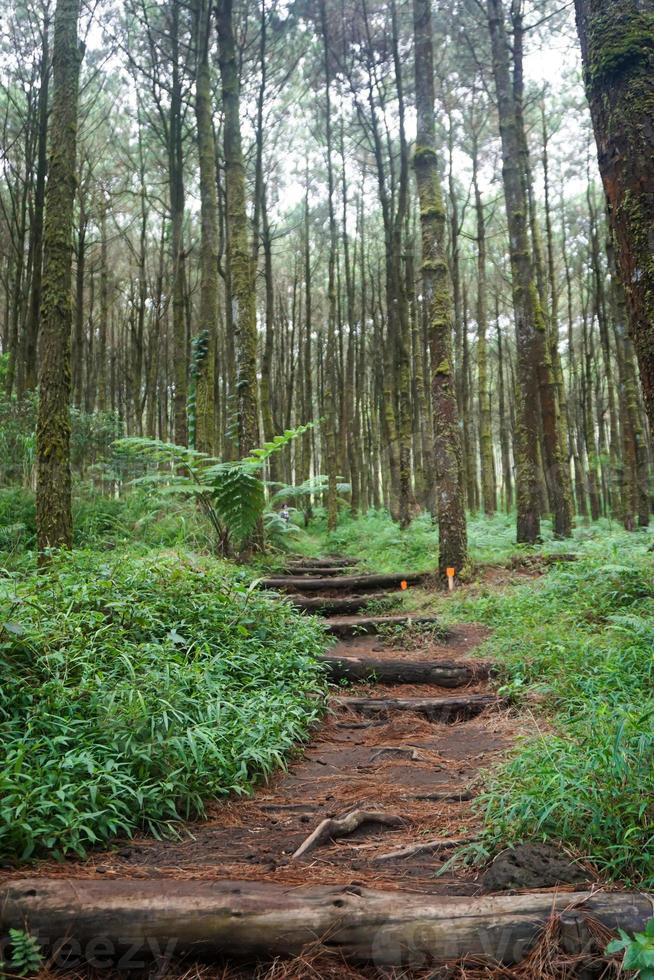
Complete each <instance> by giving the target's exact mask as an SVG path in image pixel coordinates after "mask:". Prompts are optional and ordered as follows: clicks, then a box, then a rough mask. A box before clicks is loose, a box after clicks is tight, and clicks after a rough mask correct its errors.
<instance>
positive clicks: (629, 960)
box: [606, 918, 654, 980]
mask: <svg viewBox="0 0 654 980" xmlns="http://www.w3.org/2000/svg"><path fill="white" fill-rule="evenodd" d="M618 932H619V933H620V939H614V940H613V941H612V942H610V943H609V944H608V946H607V947H606V953H607V955H612V954H614V953H621V952H623V951H624V957H623V960H622V968H623V969H624V970H638V973H637V974H636V976H638V977H640V978H641V980H654V918H653V919H650V920H649V922H648V923H647V925H646V926H645V932H637V933H635V934H634V935H633V936H630V935H629V934H628V933H626V932H625V931H624V929H618Z"/></svg>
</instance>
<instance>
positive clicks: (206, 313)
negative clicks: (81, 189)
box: [194, 0, 218, 454]
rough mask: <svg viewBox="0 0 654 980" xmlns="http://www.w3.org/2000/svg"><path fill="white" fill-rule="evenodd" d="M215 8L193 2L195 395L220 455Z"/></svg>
mask: <svg viewBox="0 0 654 980" xmlns="http://www.w3.org/2000/svg"><path fill="white" fill-rule="evenodd" d="M210 24H211V4H210V2H209V0H195V9H194V27H195V49H196V50H195V56H196V68H195V121H196V129H197V144H198V160H199V164H200V221H201V225H200V229H201V231H200V310H199V319H198V340H197V341H196V350H197V354H198V356H197V358H196V364H195V371H196V379H195V386H196V393H195V445H196V447H197V449H199V450H200V451H201V452H207V453H212V454H213V453H216V451H217V449H218V440H217V433H216V397H215V394H216V377H215V368H216V345H217V339H218V193H217V185H216V146H215V139H214V134H213V119H212V110H211V69H210V65H209V36H210V31H209V28H210Z"/></svg>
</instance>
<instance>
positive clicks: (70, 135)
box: [36, 0, 81, 561]
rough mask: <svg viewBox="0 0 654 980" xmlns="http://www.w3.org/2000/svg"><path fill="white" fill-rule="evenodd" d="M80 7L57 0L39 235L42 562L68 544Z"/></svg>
mask: <svg viewBox="0 0 654 980" xmlns="http://www.w3.org/2000/svg"><path fill="white" fill-rule="evenodd" d="M79 8H80V0H57V6H56V10H55V22H54V47H53V86H52V89H53V92H52V114H51V117H50V138H49V147H50V151H49V167H48V184H47V190H46V204H45V224H44V229H43V279H42V306H41V363H40V370H39V388H40V397H39V410H38V420H37V431H36V451H37V494H36V530H37V542H38V550H39V555H40V560H41V561H45V560H47V557H48V551H49V549H52V548H61V547H64V548H69V547H71V545H72V540H73V521H72V512H71V475H70V410H69V401H70V382H71V379H70V344H71V336H70V335H71V326H72V296H71V284H72V283H71V274H72V231H73V205H74V201H75V187H76V176H75V175H76V155H77V111H78V98H79V71H80V62H81V49H80V47H79V45H78V39H77V23H78V19H79Z"/></svg>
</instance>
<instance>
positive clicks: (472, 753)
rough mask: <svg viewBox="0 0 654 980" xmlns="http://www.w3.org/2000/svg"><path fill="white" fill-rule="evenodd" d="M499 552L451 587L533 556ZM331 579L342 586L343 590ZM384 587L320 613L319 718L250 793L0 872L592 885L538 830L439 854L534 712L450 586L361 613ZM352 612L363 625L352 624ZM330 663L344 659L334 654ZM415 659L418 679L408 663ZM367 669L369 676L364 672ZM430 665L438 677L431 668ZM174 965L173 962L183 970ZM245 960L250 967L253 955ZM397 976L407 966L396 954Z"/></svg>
mask: <svg viewBox="0 0 654 980" xmlns="http://www.w3.org/2000/svg"><path fill="white" fill-rule="evenodd" d="M336 564H337V563H336ZM513 566H514V567H512V568H511V567H508V568H507V567H500V566H486V567H485V568H483V569H482V570H481V571H480V573H479V575H478V576H477V577H476V578H475V580H474V581H473V582H471V583H469V584H465V585H462V586H460V588H459V589H458V590H457V593H458V595H457V598H460V597H461V594H465V593H467V594H468V595H469V596H471V597H472V596H475V595H477V594H479V593H480V592H483V593H484V594H487V593H488V591H489V590H490V591H492V592H510V591H511V590H512V589H513V588H515V586H516V585H521V584H525V582H529V581H532V580H533V579H535V578H537V577H538V576H540V575H541V574H542V573H543V572H544V571H545V570H546V568H547V563H546V562H543V561H540V560H538V559H534V558H531V559H530V560H529V561H528V562H526V563H525V562H521V561H517V562H513ZM343 572H344V574H351V572H352V570H351V569H345V570H343ZM294 574H297V571H295V572H294ZM323 574H324V572H323V571H322V570H320V571H316V572H314V573H313V575H321V576H322V575H323ZM311 577H312V576H311V574H309V575H307V579H308V580H310V579H311ZM290 591H291V592H292V593H294V594H295V595H297V594H302V592H303V591H304V590H303V588H302V586H301V585H300V586H296V587H294V588H292V589H291V590H290ZM336 592H337V594H338V595H339V596H340V597H341V598H346V597H348V595H349V594H348V593H347V592H344V593H343V592H340V591H338V590H336ZM333 595H334V590H329V592H325V593H323V596H324V598H325V599H326V600H327V599H329V598H330V597H331V596H333ZM398 596H400V593H399V592H398V593H396V594H395V595H392V594H391V595H387V596H386V598H385V599H382V601H381V602H380V600H379V598H378V597H377V596H376V595H375V594H371V595H370V597H369V598H370V609H369V610H368V611H364V612H363V613H362V614H361V615H359V616H349V617H346V618H345V619H344V618H343V617H338V618H337V619H335V618H333V617H332V618H330V617H329V616H328V617H326V620H325V622H326V624H327V629H328V630H330V629H331V628H332V627H331V625H330V624H334V623H336V624H337V625H338V632H339V633H341V634H342V633H343V632H345V633H346V634H347V635H346V636H344V637H343V636H340V637H335V643H334V645H333V646H332V647H331V648H330V649H328V651H327V660H328V662H329V664H330V665H331V670H332V672H334V678H335V680H336V683H334V684H333V686H332V688H331V692H332V693H331V696H330V699H329V704H328V710H327V714H326V716H325V719H324V721H323V723H322V724H321V725H320V726H319V728H317V730H316V731H315V732H314V735H313V738H312V740H311V741H310V743H309V744H308V745H307V746H306V747H305V748H304V749H303V750H302V752H301V753H299V752H298V753H297V755H296V757H295V758H294V759H293V760H292V761H291V762H290V764H289V766H288V769H287V771H284V772H282V773H280V774H278V775H276V776H274V777H272V778H271V779H270V780H269V781H268V782H267V783H266V784H264V785H260V786H259V788H258V789H257V791H256V792H255V793H254V795H253V796H252V797H249V798H236V799H231V800H230V801H228V802H223V803H216V804H213V805H210V806H209V808H208V814H207V818H206V819H204V820H202V821H201V822H198V823H194V824H188V825H186V826H185V827H184V828H183V829H182V831H181V832H180V835H179V837H178V838H177V839H174V840H170V839H168V840H155V839H153V838H151V837H150V838H148V837H139V838H136V839H133V840H131V841H129V842H126V843H123V844H121V845H118V846H117V847H114V848H112V849H110V850H103V851H94V852H92V854H91V855H90V856H89V857H88V858H87V859H86V860H72V859H69V860H66V861H64V862H63V863H62V862H52V861H42V862H39V863H38V864H37V865H31V866H30V867H28V868H25V869H24V870H22V871H21V870H17V869H16V868H14V869H12V870H11V871H9V870H7V871H4V872H0V878H5V879H6V878H11V879H12V880H14V881H16V880H18V879H20V878H21V877H22V876H23V875H24V876H25V877H29V878H30V879H36V878H39V877H41V876H42V877H44V878H58V877H65V878H66V879H84V878H87V879H88V878H92V879H96V880H102V881H111V880H113V881H116V882H119V881H122V880H124V879H143V880H152V879H164V878H173V879H175V880H177V881H182V880H184V881H191V880H205V881H206V880H216V879H229V880H231V881H232V882H238V881H253V882H272V883H275V884H278V885H283V886H295V885H329V886H336V885H338V886H344V887H359V886H363V887H366V888H374V889H375V890H381V891H387V892H391V891H396V892H399V893H401V895H402V898H400V895H398V902H400V903H401V902H402V901H404V900H405V897H406V895H408V894H413V895H415V894H425V895H427V894H428V895H442V896H445V895H450V896H470V897H472V896H479V895H484V894H502V893H504V894H516V893H520V892H521V891H524V890H529V891H531V892H533V891H534V890H538V889H551V888H552V887H556V888H557V889H558V890H559V891H578V890H580V889H581V888H586V887H589V886H592V884H593V883H594V882H596V881H597V874H596V872H595V871H594V870H593V868H592V867H591V866H590V865H588V864H586V863H583V862H581V861H579V860H575V859H574V858H573V857H572V856H570V855H568V854H567V853H565V851H564V850H563V849H562V848H561V847H558V846H553V845H543V844H540V843H535V844H533V845H522V846H520V847H518V848H517V849H515V850H509V851H504V852H501V853H500V854H499V856H498V857H496V859H495V861H493V862H492V863H490V864H489V863H486V865H485V866H484V867H482V868H480V866H479V862H476V863H475V862H473V863H472V864H467V863H466V862H453V861H451V859H452V857H453V856H454V855H455V854H456V853H457V852H458V851H459V849H460V848H462V847H463V848H466V847H467V848H469V849H470V852H471V853H473V854H474V853H475V849H476V848H477V842H478V841H479V840H480V839H481V833H482V830H483V814H482V813H481V812H480V809H479V808H478V807H475V798H476V796H477V794H478V792H479V789H480V787H481V785H482V784H483V781H484V778H485V777H484V774H485V773H486V774H487V773H488V771H489V770H492V769H493V768H496V767H497V766H498V765H499V764H500V763H501V761H502V760H504V759H505V758H506V757H507V754H508V753H509V750H510V749H511V748H512V747H513V746H514V745H515V743H516V740H517V739H519V738H522V737H524V736H527V737H529V736H533V735H534V733H535V725H536V723H535V719H534V715H533V713H532V711H531V708H530V706H529V702H527V703H526V704H524V705H523V706H522V707H521V708H516V707H512V706H511V705H510V704H509V703H507V701H506V699H504V698H502V697H499V696H498V695H497V693H496V690H495V688H496V687H497V684H496V683H494V682H493V681H492V680H491V679H489V674H490V668H491V666H492V665H490V664H489V663H488V661H487V659H486V658H481V659H480V657H479V647H480V646H481V645H482V644H483V643H484V642H485V641H486V640H487V639H488V637H489V636H490V634H491V630H490V629H489V628H488V626H486V625H482V624H479V623H474V622H470V623H457V624H455V625H448V626H443V625H442V618H441V616H440V613H442V612H443V610H446V606H447V602H448V599H449V597H448V596H447V595H443V593H442V592H441V591H436V590H435V589H434V586H433V584H432V583H430V582H425V583H423V584H421V585H417V586H415V587H412V588H410V589H409V590H407V591H406V592H404V593H401V597H402V599H401V601H402V602H403V605H402V606H400V607H396V608H394V609H392V611H390V612H389V611H385V612H382V613H381V614H376V615H375V614H374V609H375V608H380V607H383V605H384V602H385V601H386V602H387V603H394V602H396V601H397V599H398ZM435 609H438V610H439V615H434V610H435ZM370 610H372V611H373V613H372V619H373V620H374V622H373V624H372V626H370V619H371V612H370ZM416 614H419V616H420V617H421V620H428V619H430V618H431V619H433V624H430V623H429V622H424V621H422V622H421V625H420V627H419V628H418V627H416V626H415V625H413V623H412V620H413V619H415V616H416ZM407 615H408V619H407ZM364 618H365V620H366V622H367V623H368V624H369V625H368V630H372V631H373V632H372V633H366V634H363V633H362V632H361V631H360V630H359V627H358V624H359V623H360V622H361V621H362V620H363V619H364ZM344 624H345V629H344ZM352 662H354V665H355V667H356V670H357V672H358V674H359V675H360V676H363V677H364V679H363V680H361V681H359V683H356V684H350V683H349V681H347V680H346V679H345V677H344V673H345V675H347V672H348V671H347V665H348V664H350V666H351V665H352ZM367 664H370V665H372V666H371V668H370V671H368V670H367V667H366V665H367ZM343 665H345V668H346V669H345V672H343V670H342V669H339V668H343ZM416 670H418V672H419V675H418V681H417V682H416V681H415V680H413V679H412V677H413V675H412V674H411V672H412V671H416ZM380 671H383V672H384V683H380V682H379V680H378V678H377V674H378V673H379V672H380ZM407 671H408V673H409V676H408V677H407ZM421 672H422V673H421ZM366 673H369V674H370V676H369V677H368V678H367V679H366V677H365V675H366ZM432 677H435V678H437V679H438V678H440V679H442V681H443V683H442V684H439V683H433V682H432V680H431V678H432ZM357 811H365V813H367V814H369V815H370V814H371V815H372V819H363V820H362V822H361V823H360V825H359V826H355V827H354V829H352V830H350V831H349V832H344V833H343V834H342V836H341V835H340V834H339V832H338V829H336V830H335V829H334V826H333V825H330V826H328V827H327V828H326V829H327V832H326V835H325V839H324V840H319V841H318V842H317V843H316V845H315V846H313V847H311V848H310V850H309V851H308V852H307V853H305V854H304V855H302V856H294V855H295V852H296V851H297V850H298V848H300V847H301V845H302V844H303V842H305V841H306V840H307V838H308V837H309V835H310V834H311V833H312V832H313V831H314V830H316V828H318V827H319V826H320V825H321V824H322V822H323V821H326V820H334V819H336V820H338V819H340V818H343V817H345V816H347V815H348V814H353V813H357ZM353 820H354V822H355V823H356V822H357V817H354V818H353ZM384 821H387V822H386V823H385V822H384ZM481 853H482V854H483V851H482V852H481ZM320 938H321V937H320V936H316V939H317V940H320ZM316 955H318V959H317V960H316ZM321 955H322V954H321V953H320V952H318V954H316V949H314V950H313V952H312V953H311V956H310V957H309V960H310V964H309V961H308V960H307V959H306V957H300V958H299V959H297V960H296V961H289V963H287V964H286V966H284V968H283V969H284V970H286V971H287V972H286V973H280V972H279V971H280V970H281V969H282V967H281V966H280V965H279V963H277V965H274V964H271V963H269V964H268V966H267V967H266V968H265V969H267V970H269V971H272V972H271V973H269V974H265V975H270V976H277V975H279V976H282V975H284V976H286V975H288V976H298V977H309V976H313V977H315V978H320V977H327V976H340V975H345V974H346V973H347V972H348V971H350V969H351V967H350V966H349V965H348V966H346V964H345V962H344V961H342V962H340V965H339V963H336V962H335V961H334V960H333V956H332V959H331V961H330V962H329V964H328V965H324V964H323V965H322V966H321V965H320V963H321V960H320V956H321ZM293 962H295V966H293ZM187 969H188V967H180V968H179V970H178V971H177V972H178V973H180V974H181V975H185V971H186V970H187ZM216 969H217V968H216ZM220 969H222V968H220ZM253 969H254V968H253ZM256 969H257V970H258V971H259V972H258V974H257V975H264V974H262V973H261V970H262V967H261V966H258V967H257V968H256ZM225 970H226V972H225V973H224V974H223V973H220V972H218V973H216V972H214V973H212V974H210V975H211V976H223V975H224V976H240V975H243V976H249V975H252V972H251V970H250V969H244V972H243V973H241V972H239V971H240V970H241V968H238V969H237V968H235V967H233V966H232V967H230V968H229V971H231V972H229V971H228V970H227V968H225ZM275 970H277V973H275ZM293 970H295V971H296V972H295V973H293ZM339 971H340V972H339ZM173 972H174V971H173ZM362 975H363V974H362ZM370 975H377V976H390V975H391V974H388V973H385V972H383V971H382V972H379V973H377V974H370ZM398 975H399V974H398ZM401 975H402V976H405V975H406V976H418V975H421V974H420V971H418V970H416V971H414V970H411V969H410V970H409V972H408V973H406V972H403V973H402V974H401ZM462 975H464V974H462ZM465 975H468V974H465ZM470 975H472V974H470ZM483 975H488V976H490V975H492V974H490V973H486V974H483ZM506 975H507V974H506V973H505V972H501V971H500V972H498V973H497V976H506ZM534 975H539V974H538V973H536V974H534Z"/></svg>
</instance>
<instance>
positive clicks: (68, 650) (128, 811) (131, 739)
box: [0, 552, 324, 858]
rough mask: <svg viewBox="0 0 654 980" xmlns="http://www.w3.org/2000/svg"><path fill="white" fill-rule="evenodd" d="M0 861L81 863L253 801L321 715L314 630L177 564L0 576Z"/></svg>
mask: <svg viewBox="0 0 654 980" xmlns="http://www.w3.org/2000/svg"><path fill="white" fill-rule="evenodd" d="M0 610H1V612H0V676H2V686H1V687H0V853H3V854H5V855H11V856H17V857H21V858H27V857H29V856H30V855H32V854H34V853H39V852H43V851H48V852H50V853H54V854H56V855H62V854H65V853H67V852H70V851H72V852H75V853H77V854H83V853H84V852H85V850H86V849H87V848H88V847H89V845H93V844H96V843H101V842H104V841H107V840H109V839H110V838H112V837H115V836H117V835H131V834H133V833H134V832H135V831H136V830H137V829H139V828H146V829H147V830H149V831H150V832H152V833H154V834H161V833H164V832H165V831H166V830H167V829H169V828H170V827H171V826H172V825H173V824H174V823H175V822H176V821H178V820H180V819H187V818H193V817H197V816H199V815H202V813H203V812H204V810H203V807H204V801H206V800H207V799H210V798H215V797H217V796H222V795H225V794H227V793H230V792H237V793H242V792H247V791H249V789H250V788H251V787H252V785H253V783H254V782H255V781H256V780H257V779H258V778H260V777H263V776H266V775H267V774H268V773H270V772H271V771H272V770H274V769H275V768H277V767H279V766H281V765H282V764H283V761H284V757H285V755H286V754H287V753H288V752H289V751H290V750H291V749H292V748H293V746H294V745H295V743H296V742H297V741H298V740H300V739H303V738H304V737H305V736H306V735H307V733H308V731H309V728H310V726H311V724H312V723H313V722H314V721H315V720H316V719H317V718H318V717H319V715H320V713H321V711H322V705H323V693H324V681H323V677H322V671H321V668H320V667H319V666H318V664H317V661H316V659H315V657H314V655H315V654H316V653H318V652H319V651H320V650H321V648H322V645H323V638H324V633H323V630H322V627H321V626H320V625H319V624H318V623H317V622H316V621H314V620H312V619H310V618H306V617H301V616H299V615H298V614H297V613H295V612H294V611H293V610H292V609H291V608H290V606H289V605H287V604H285V603H282V602H279V601H273V600H272V599H270V598H269V597H266V596H265V595H264V594H261V593H259V592H256V591H253V590H252V588H251V586H250V584H249V582H248V577H247V576H246V575H244V574H243V573H242V572H241V573H239V572H238V571H236V570H234V569H233V568H232V567H230V566H227V565H226V564H225V563H220V562H217V561H216V560H212V559H202V560H200V559H198V558H196V557H193V556H191V555H189V554H186V553H175V552H154V553H150V554H148V555H145V556H142V557H138V556H134V555H133V554H132V555H130V554H129V553H126V552H112V553H111V554H110V556H109V557H107V556H106V555H104V556H103V555H100V556H98V555H94V554H91V553H89V552H77V553H73V554H69V555H66V556H61V557H59V558H58V559H57V560H56V561H55V562H54V563H53V564H52V566H51V567H50V568H49V570H48V571H47V572H46V573H44V574H43V573H41V574H36V573H34V574H31V575H29V576H26V577H25V578H24V579H23V580H22V581H18V580H16V579H11V578H9V579H4V580H0Z"/></svg>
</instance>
